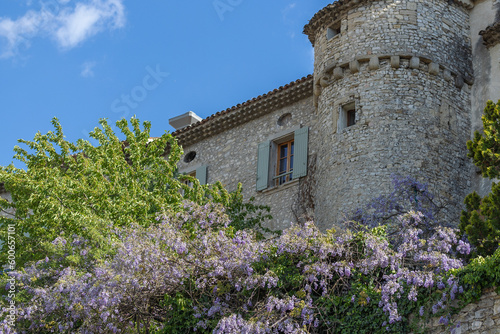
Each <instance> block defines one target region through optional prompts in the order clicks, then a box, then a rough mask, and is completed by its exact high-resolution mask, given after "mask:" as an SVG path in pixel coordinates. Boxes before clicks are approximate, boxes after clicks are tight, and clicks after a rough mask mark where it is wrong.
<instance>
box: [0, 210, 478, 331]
mask: <svg viewBox="0 0 500 334" xmlns="http://www.w3.org/2000/svg"><path fill="white" fill-rule="evenodd" d="M398 222H399V224H400V227H401V228H400V231H399V234H398V236H397V238H400V244H399V245H398V246H397V247H396V248H393V247H392V246H391V245H390V243H389V242H388V239H387V235H386V232H385V229H384V228H383V227H377V228H374V229H371V230H368V231H360V232H335V231H333V230H332V231H329V232H328V233H326V234H323V233H321V232H320V231H319V230H318V229H317V228H316V227H315V226H314V224H312V223H306V224H304V225H303V226H292V227H290V228H289V229H287V230H285V231H283V234H282V235H281V236H280V237H279V238H275V239H268V240H258V239H257V237H256V233H255V232H254V231H252V230H240V231H236V229H235V228H234V227H231V226H230V220H229V218H228V216H227V215H226V214H225V213H224V209H223V207H222V206H220V205H218V204H212V203H208V204H206V205H203V206H200V205H198V204H195V203H192V202H185V204H184V210H183V211H182V212H178V213H166V214H165V215H164V216H162V217H160V218H159V222H158V224H152V225H151V226H149V227H144V226H130V227H124V228H119V229H117V230H116V234H117V235H118V238H117V239H116V240H111V242H112V247H113V248H115V249H116V252H115V255H113V256H109V257H108V258H106V259H93V258H91V257H88V254H91V252H89V251H88V247H89V243H88V241H87V240H82V239H81V238H79V237H75V238H73V240H66V239H63V238H62V237H59V238H57V239H56V240H54V241H53V243H52V245H53V246H54V247H55V248H56V250H55V251H54V252H53V254H61V256H59V257H58V256H56V255H54V256H52V257H48V258H46V259H44V260H41V261H38V262H37V263H35V264H33V265H32V266H29V267H26V268H25V269H23V270H20V271H18V272H12V273H9V275H10V276H11V277H15V278H16V281H17V282H18V284H21V285H22V286H23V292H22V294H23V295H24V298H25V300H27V298H29V302H25V303H21V304H18V308H19V310H20V311H19V319H18V328H17V330H18V332H19V333H27V332H29V333H33V332H57V333H65V332H67V333H70V332H77V331H78V332H103V331H105V332H121V333H151V332H160V333H183V332H186V331H191V330H196V331H198V332H201V333H209V332H210V333H211V332H214V333H220V334H222V333H269V332H273V333H328V332H331V333H334V332H335V333H348V332H352V331H353V330H354V329H356V331H358V332H361V331H359V329H360V328H366V329H365V331H366V332H372V333H381V332H386V331H387V330H388V331H389V332H406V331H407V330H408V328H409V327H408V326H409V321H408V318H407V316H408V315H409V314H410V313H411V312H415V311H420V312H421V314H422V315H428V314H434V313H436V312H438V311H439V310H441V309H442V308H444V307H445V306H446V304H447V303H448V302H449V301H450V300H451V299H454V298H455V294H456V293H458V291H459V289H460V287H459V286H458V282H457V280H456V279H455V278H454V277H453V276H447V273H448V272H449V271H450V270H451V269H456V268H460V267H461V266H462V262H461V261H460V260H457V259H455V258H453V256H452V255H453V254H454V251H457V252H460V253H467V252H468V250H469V248H468V245H467V244H465V243H464V242H463V241H460V240H458V239H457V238H456V235H455V234H454V232H453V231H452V230H450V229H448V228H438V229H436V230H435V232H434V234H433V235H432V236H431V237H430V238H428V239H427V240H424V239H422V238H421V236H422V229H420V225H421V224H422V214H420V213H416V212H409V213H407V214H405V215H401V216H399V218H398ZM63 254H75V255H77V256H81V257H82V261H83V262H84V263H87V262H91V263H92V265H89V266H87V268H88V269H87V270H77V269H76V267H75V266H72V265H71V264H68V263H67V262H64V261H67V258H68V256H67V255H66V256H63ZM78 254H79V255H78ZM61 261H62V262H61ZM61 263H64V264H65V265H64V266H63V267H61ZM79 268H80V269H81V268H82V267H79ZM446 289H447V292H446V291H445V290H446ZM432 296H438V299H437V300H436V301H435V303H434V305H433V306H432V304H429V306H428V307H427V308H426V307H423V308H421V306H422V305H423V300H428V299H429V298H431V297H432ZM426 305H427V304H426ZM420 308H421V309H420ZM365 310H366V311H365ZM5 311H7V310H6V309H4V312H5ZM4 315H5V314H4ZM340 319H341V320H344V321H345V322H343V323H340V322H339V320H340ZM365 325H367V327H363V326H365ZM3 326H4V327H3V330H4V332H5V333H9V327H8V325H7V322H6V320H4V322H3ZM386 327H387V329H386ZM11 332H12V331H11Z"/></svg>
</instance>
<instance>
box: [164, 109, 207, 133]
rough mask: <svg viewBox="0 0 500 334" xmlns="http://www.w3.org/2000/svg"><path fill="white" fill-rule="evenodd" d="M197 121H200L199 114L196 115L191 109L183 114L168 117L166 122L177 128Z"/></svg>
mask: <svg viewBox="0 0 500 334" xmlns="http://www.w3.org/2000/svg"><path fill="white" fill-rule="evenodd" d="M199 121H201V117H200V116H198V115H196V114H195V113H194V112H192V111H188V112H187V113H185V114H182V115H179V116H176V117H174V118H171V119H169V120H168V124H170V125H171V126H173V127H174V128H175V130H179V129H182V128H185V127H186V126H189V125H191V124H194V123H198V122H199Z"/></svg>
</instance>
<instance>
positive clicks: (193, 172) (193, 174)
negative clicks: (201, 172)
mask: <svg viewBox="0 0 500 334" xmlns="http://www.w3.org/2000/svg"><path fill="white" fill-rule="evenodd" d="M185 175H188V176H192V177H194V178H196V170H194V171H192V172H190V173H185ZM182 183H184V184H185V185H187V186H189V187H191V186H192V185H193V184H192V183H191V182H189V180H184V181H182Z"/></svg>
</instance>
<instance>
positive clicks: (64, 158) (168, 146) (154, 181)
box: [0, 118, 270, 266]
mask: <svg viewBox="0 0 500 334" xmlns="http://www.w3.org/2000/svg"><path fill="white" fill-rule="evenodd" d="M52 124H53V125H54V128H55V130H54V131H50V132H48V133H47V134H45V135H42V134H40V133H38V134H36V136H35V138H34V140H33V141H27V140H20V142H21V143H23V144H25V145H26V146H27V147H28V150H25V149H21V148H20V147H16V148H15V149H14V150H15V152H16V156H15V158H17V159H18V160H20V161H21V162H23V163H24V164H25V165H26V170H24V169H19V168H15V167H14V166H13V165H11V166H8V167H2V168H0V183H5V188H6V189H7V191H9V192H10V194H11V195H12V202H8V201H7V200H4V199H0V209H1V210H9V209H14V210H15V214H14V215H13V216H11V217H9V218H5V217H0V225H1V224H3V226H4V227H5V226H6V225H7V224H13V225H15V230H16V246H17V247H16V248H17V253H16V262H17V265H18V266H24V264H25V263H28V262H29V261H38V260H40V259H43V258H44V257H45V256H46V255H47V254H50V253H49V252H50V251H51V249H52V246H51V241H52V240H54V239H55V238H57V237H62V238H65V239H69V238H71V236H72V235H78V236H79V237H82V238H84V239H86V240H89V242H90V243H91V244H92V247H91V248H90V250H89V251H90V252H92V253H93V255H94V256H97V257H99V256H103V254H107V253H112V252H113V248H111V247H110V245H111V244H110V242H109V240H108V239H109V238H110V237H113V233H110V232H111V231H113V227H122V226H123V227H126V226H129V225H130V224H132V223H135V224H139V225H141V226H145V227H147V226H149V225H151V224H154V223H156V220H155V219H156V217H157V215H158V213H159V212H161V211H162V210H165V211H168V212H180V211H182V210H183V208H182V202H183V200H185V199H186V200H191V201H193V202H196V203H199V204H205V203H207V202H208V201H214V202H218V203H221V204H223V205H224V206H225V207H226V208H227V209H228V213H229V215H230V218H231V220H232V224H233V225H235V226H236V227H237V228H243V227H245V228H256V229H258V230H259V231H264V232H269V231H268V230H265V229H264V227H263V226H262V222H263V221H264V220H266V219H269V218H270V216H269V207H267V206H259V205H255V204H253V203H252V202H251V201H250V202H244V201H243V197H242V195H241V192H242V189H241V185H240V186H239V187H238V189H237V190H236V191H235V192H233V193H229V192H228V191H227V190H226V189H224V187H222V185H221V184H220V183H216V184H214V185H200V183H199V182H198V181H197V180H196V179H194V178H192V177H190V176H185V175H179V174H178V172H177V163H178V162H179V159H180V157H181V155H182V153H183V152H182V149H181V148H180V147H179V146H178V145H177V142H176V140H175V139H174V138H173V137H172V136H171V135H170V134H168V133H165V134H163V135H162V136H161V137H158V138H155V139H153V140H151V137H150V128H151V124H150V123H149V122H143V123H142V129H141V123H140V122H139V120H138V119H135V118H132V119H131V120H130V126H131V128H129V123H128V122H127V121H126V120H124V119H123V120H120V121H118V122H117V123H116V125H117V127H118V128H119V129H120V131H121V133H122V134H123V136H124V137H125V139H124V140H121V139H119V138H118V136H117V135H116V134H115V133H114V132H113V129H112V128H111V126H110V125H108V123H107V122H106V120H101V121H100V124H101V126H102V128H95V130H94V131H93V132H91V133H90V137H91V138H93V139H95V140H96V141H97V142H98V143H99V145H98V146H93V145H92V144H91V143H90V142H89V141H87V140H82V139H80V140H78V141H77V142H76V144H74V143H71V142H68V141H67V140H65V139H64V134H63V131H62V127H61V125H60V124H59V121H58V120H57V119H53V121H52ZM186 180H188V181H190V183H191V184H192V186H188V185H186V184H185V183H184V182H183V181H186ZM7 233H8V232H7V229H6V228H2V229H0V238H1V240H2V241H3V244H4V245H5V242H6V241H7ZM6 260H7V252H5V251H4V252H0V263H6V262H7V261H6Z"/></svg>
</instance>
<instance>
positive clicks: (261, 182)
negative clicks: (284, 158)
mask: <svg viewBox="0 0 500 334" xmlns="http://www.w3.org/2000/svg"><path fill="white" fill-rule="evenodd" d="M308 136H309V127H300V126H296V127H293V128H291V129H288V130H285V131H282V132H280V133H278V134H276V135H274V136H272V137H271V138H269V139H268V140H267V141H264V142H261V143H259V145H258V152H257V182H256V188H257V191H262V190H266V189H274V188H278V187H281V186H285V185H287V184H290V183H292V182H293V181H295V180H298V179H299V178H300V177H303V176H306V175H307V160H308V141H309V138H308ZM291 141H293V142H294V154H293V177H292V179H290V180H287V181H286V182H284V183H283V184H281V185H276V181H275V180H276V179H278V176H279V175H278V174H277V173H278V167H279V166H278V158H279V154H278V148H279V146H280V145H282V144H284V143H287V142H291Z"/></svg>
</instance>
